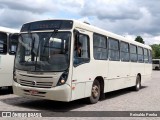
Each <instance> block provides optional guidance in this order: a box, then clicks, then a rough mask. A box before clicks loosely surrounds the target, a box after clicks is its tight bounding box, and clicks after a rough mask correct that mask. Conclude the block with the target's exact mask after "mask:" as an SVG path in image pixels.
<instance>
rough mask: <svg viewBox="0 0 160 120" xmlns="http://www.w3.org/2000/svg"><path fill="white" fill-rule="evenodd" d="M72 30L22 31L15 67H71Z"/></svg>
mask: <svg viewBox="0 0 160 120" xmlns="http://www.w3.org/2000/svg"><path fill="white" fill-rule="evenodd" d="M70 39H71V32H58V31H57V32H56V31H54V32H37V33H36V32H34V33H22V34H21V35H20V36H19V45H18V48H17V54H16V59H15V67H16V68H17V69H20V70H25V71H46V72H47V71H48V72H51V71H64V70H66V69H67V68H68V67H69V53H70V52H69V50H70Z"/></svg>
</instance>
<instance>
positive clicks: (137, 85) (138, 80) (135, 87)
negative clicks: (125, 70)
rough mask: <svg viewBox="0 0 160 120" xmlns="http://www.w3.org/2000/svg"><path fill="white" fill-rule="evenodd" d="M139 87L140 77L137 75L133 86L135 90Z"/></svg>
mask: <svg viewBox="0 0 160 120" xmlns="http://www.w3.org/2000/svg"><path fill="white" fill-rule="evenodd" d="M140 89H141V77H140V76H139V75H137V78H136V85H135V86H134V90H135V91H139V90H140Z"/></svg>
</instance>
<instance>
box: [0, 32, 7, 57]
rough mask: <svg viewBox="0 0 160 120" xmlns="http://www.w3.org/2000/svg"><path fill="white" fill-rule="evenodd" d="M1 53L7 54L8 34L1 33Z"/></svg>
mask: <svg viewBox="0 0 160 120" xmlns="http://www.w3.org/2000/svg"><path fill="white" fill-rule="evenodd" d="M0 54H7V34H6V33H0Z"/></svg>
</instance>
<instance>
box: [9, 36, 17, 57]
mask: <svg viewBox="0 0 160 120" xmlns="http://www.w3.org/2000/svg"><path fill="white" fill-rule="evenodd" d="M17 45H18V34H10V36H9V54H11V55H14V54H15V53H16V50H17Z"/></svg>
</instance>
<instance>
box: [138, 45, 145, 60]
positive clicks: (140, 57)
mask: <svg viewBox="0 0 160 120" xmlns="http://www.w3.org/2000/svg"><path fill="white" fill-rule="evenodd" d="M138 62H140V63H143V62H144V58H143V48H142V47H138Z"/></svg>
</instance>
